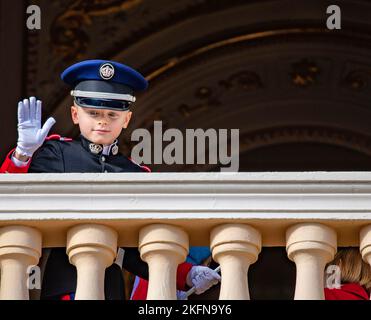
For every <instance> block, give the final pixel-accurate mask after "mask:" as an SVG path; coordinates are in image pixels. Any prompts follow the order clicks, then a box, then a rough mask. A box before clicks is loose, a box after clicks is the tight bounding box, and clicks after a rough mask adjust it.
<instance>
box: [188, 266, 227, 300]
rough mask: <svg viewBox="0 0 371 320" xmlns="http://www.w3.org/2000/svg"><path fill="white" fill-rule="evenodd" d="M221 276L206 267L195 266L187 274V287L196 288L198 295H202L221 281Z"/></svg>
mask: <svg viewBox="0 0 371 320" xmlns="http://www.w3.org/2000/svg"><path fill="white" fill-rule="evenodd" d="M220 279H221V278H220V275H219V273H218V272H216V271H215V270H213V269H210V268H208V267H204V266H193V267H192V268H191V270H189V272H188V274H187V281H186V282H187V285H188V286H190V287H193V286H194V287H195V292H196V294H201V293H203V292H205V291H206V290H207V289H209V288H210V287H212V286H213V285H215V284H217V283H218V282H219V281H220Z"/></svg>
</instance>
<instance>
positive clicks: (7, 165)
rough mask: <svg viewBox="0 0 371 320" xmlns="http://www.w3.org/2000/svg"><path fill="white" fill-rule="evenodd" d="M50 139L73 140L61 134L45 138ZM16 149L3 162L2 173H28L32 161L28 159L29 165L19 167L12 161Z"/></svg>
mask: <svg viewBox="0 0 371 320" xmlns="http://www.w3.org/2000/svg"><path fill="white" fill-rule="evenodd" d="M48 140H62V141H72V139H71V138H64V137H61V136H60V135H59V134H51V135H50V136H49V137H46V139H45V141H48ZM14 150H15V148H14V149H13V150H11V151H10V152H9V153H8V154H7V156H6V158H5V160H4V162H3V164H2V165H1V167H0V173H27V172H28V169H29V167H30V164H31V161H28V163H27V165H26V166H24V167H17V166H16V165H15V164H14V163H13V161H12V155H13V152H14ZM31 160H32V159H31Z"/></svg>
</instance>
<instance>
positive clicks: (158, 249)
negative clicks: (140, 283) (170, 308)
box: [139, 224, 189, 300]
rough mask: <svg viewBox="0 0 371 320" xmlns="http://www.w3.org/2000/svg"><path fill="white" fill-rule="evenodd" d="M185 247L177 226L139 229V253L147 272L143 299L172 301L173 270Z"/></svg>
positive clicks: (185, 253) (174, 278)
mask: <svg viewBox="0 0 371 320" xmlns="http://www.w3.org/2000/svg"><path fill="white" fill-rule="evenodd" d="M188 248H189V241H188V235H187V233H186V232H185V231H183V229H181V228H179V227H175V226H172V225H166V224H152V225H149V226H146V227H144V228H142V229H141V230H140V233H139V250H140V255H141V258H142V259H143V260H144V261H146V262H147V263H148V271H149V284H148V293H147V300H176V272H177V268H178V265H179V263H181V262H183V261H184V260H185V258H186V257H187V254H188Z"/></svg>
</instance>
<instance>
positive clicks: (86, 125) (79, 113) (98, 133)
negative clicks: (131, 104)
mask: <svg viewBox="0 0 371 320" xmlns="http://www.w3.org/2000/svg"><path fill="white" fill-rule="evenodd" d="M131 115H132V112H131V111H115V110H107V109H94V108H85V107H84V108H82V107H79V106H77V105H76V104H75V105H73V106H72V107H71V116H72V121H73V123H74V124H78V125H79V127H80V132H81V134H82V135H83V136H84V137H85V138H86V139H88V140H90V141H91V142H93V143H96V144H103V145H110V144H112V143H113V142H114V141H115V139H116V138H117V137H118V136H119V135H120V133H121V130H122V129H123V128H127V126H128V124H129V122H130V119H131Z"/></svg>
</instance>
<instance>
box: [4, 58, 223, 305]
mask: <svg viewBox="0 0 371 320" xmlns="http://www.w3.org/2000/svg"><path fill="white" fill-rule="evenodd" d="M61 78H62V80H63V81H65V82H66V83H67V84H68V85H70V86H71V87H73V89H74V90H72V91H71V95H72V96H73V97H74V105H73V106H72V107H71V116H72V120H73V123H74V124H78V125H79V128H80V133H81V134H80V136H79V138H78V139H77V140H76V141H73V140H72V139H69V138H62V137H60V136H59V135H52V136H50V137H48V138H47V137H46V136H47V134H48V132H49V130H50V128H51V127H52V126H53V125H54V123H55V120H54V119H53V118H49V119H48V120H47V121H46V122H45V124H44V126H43V127H42V128H41V101H36V98H34V97H31V98H30V99H29V100H27V99H25V100H23V102H22V101H21V102H19V104H18V143H17V147H16V149H15V151H14V152H13V150H12V151H11V152H10V153H9V154H8V156H7V158H6V160H5V162H4V163H3V165H2V166H1V168H0V172H2V173H4V172H9V173H11V172H12V173H26V172H32V173H42V172H148V171H150V170H149V169H148V168H146V167H144V166H139V165H137V164H135V163H134V162H132V161H130V160H129V159H128V158H127V157H125V156H124V155H122V154H121V153H119V151H118V140H117V138H118V136H119V135H120V133H121V131H122V129H123V128H127V126H128V124H129V122H130V119H131V116H132V112H131V111H130V106H131V105H132V103H133V102H135V95H134V94H135V92H136V91H141V90H145V89H146V88H147V86H148V83H147V81H146V79H145V78H144V77H143V76H142V75H141V74H140V73H138V72H137V71H135V70H134V69H132V68H130V67H128V66H126V65H123V64H120V63H117V62H113V61H103V60H87V61H82V62H79V63H77V64H74V65H72V66H71V67H69V68H67V69H66V70H65V71H64V72H63V73H62V75H61ZM45 140H46V141H45ZM31 158H32V159H31ZM123 267H125V269H127V270H128V271H129V272H132V273H134V274H135V275H138V276H140V277H141V278H144V279H148V266H147V264H146V263H145V262H143V261H142V260H141V259H140V255H139V252H138V250H137V248H125V253H124V259H123ZM205 268H206V269H205ZM190 276H191V277H190ZM214 278H218V279H219V275H218V274H217V273H216V274H214V273H213V270H211V269H209V268H207V267H200V266H192V265H191V264H188V263H183V264H181V265H179V267H178V275H177V285H178V288H179V289H183V290H184V289H185V287H186V280H187V279H188V284H189V285H195V286H196V287H197V288H199V289H200V290H201V291H202V290H207V289H208V288H209V287H210V286H211V285H212V281H210V279H212V280H215V279H214ZM75 289H76V269H75V267H74V266H73V265H71V264H70V263H69V261H68V256H67V255H66V253H65V248H53V249H52V250H51V252H50V255H49V257H48V259H47V264H46V269H45V273H44V277H43V285H42V292H41V298H42V299H73V297H74V291H75ZM123 293H124V288H123V278H122V272H121V266H118V265H117V264H113V265H111V266H110V267H109V268H107V269H106V276H105V297H106V299H124V297H123ZM200 293H201V292H200Z"/></svg>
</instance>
